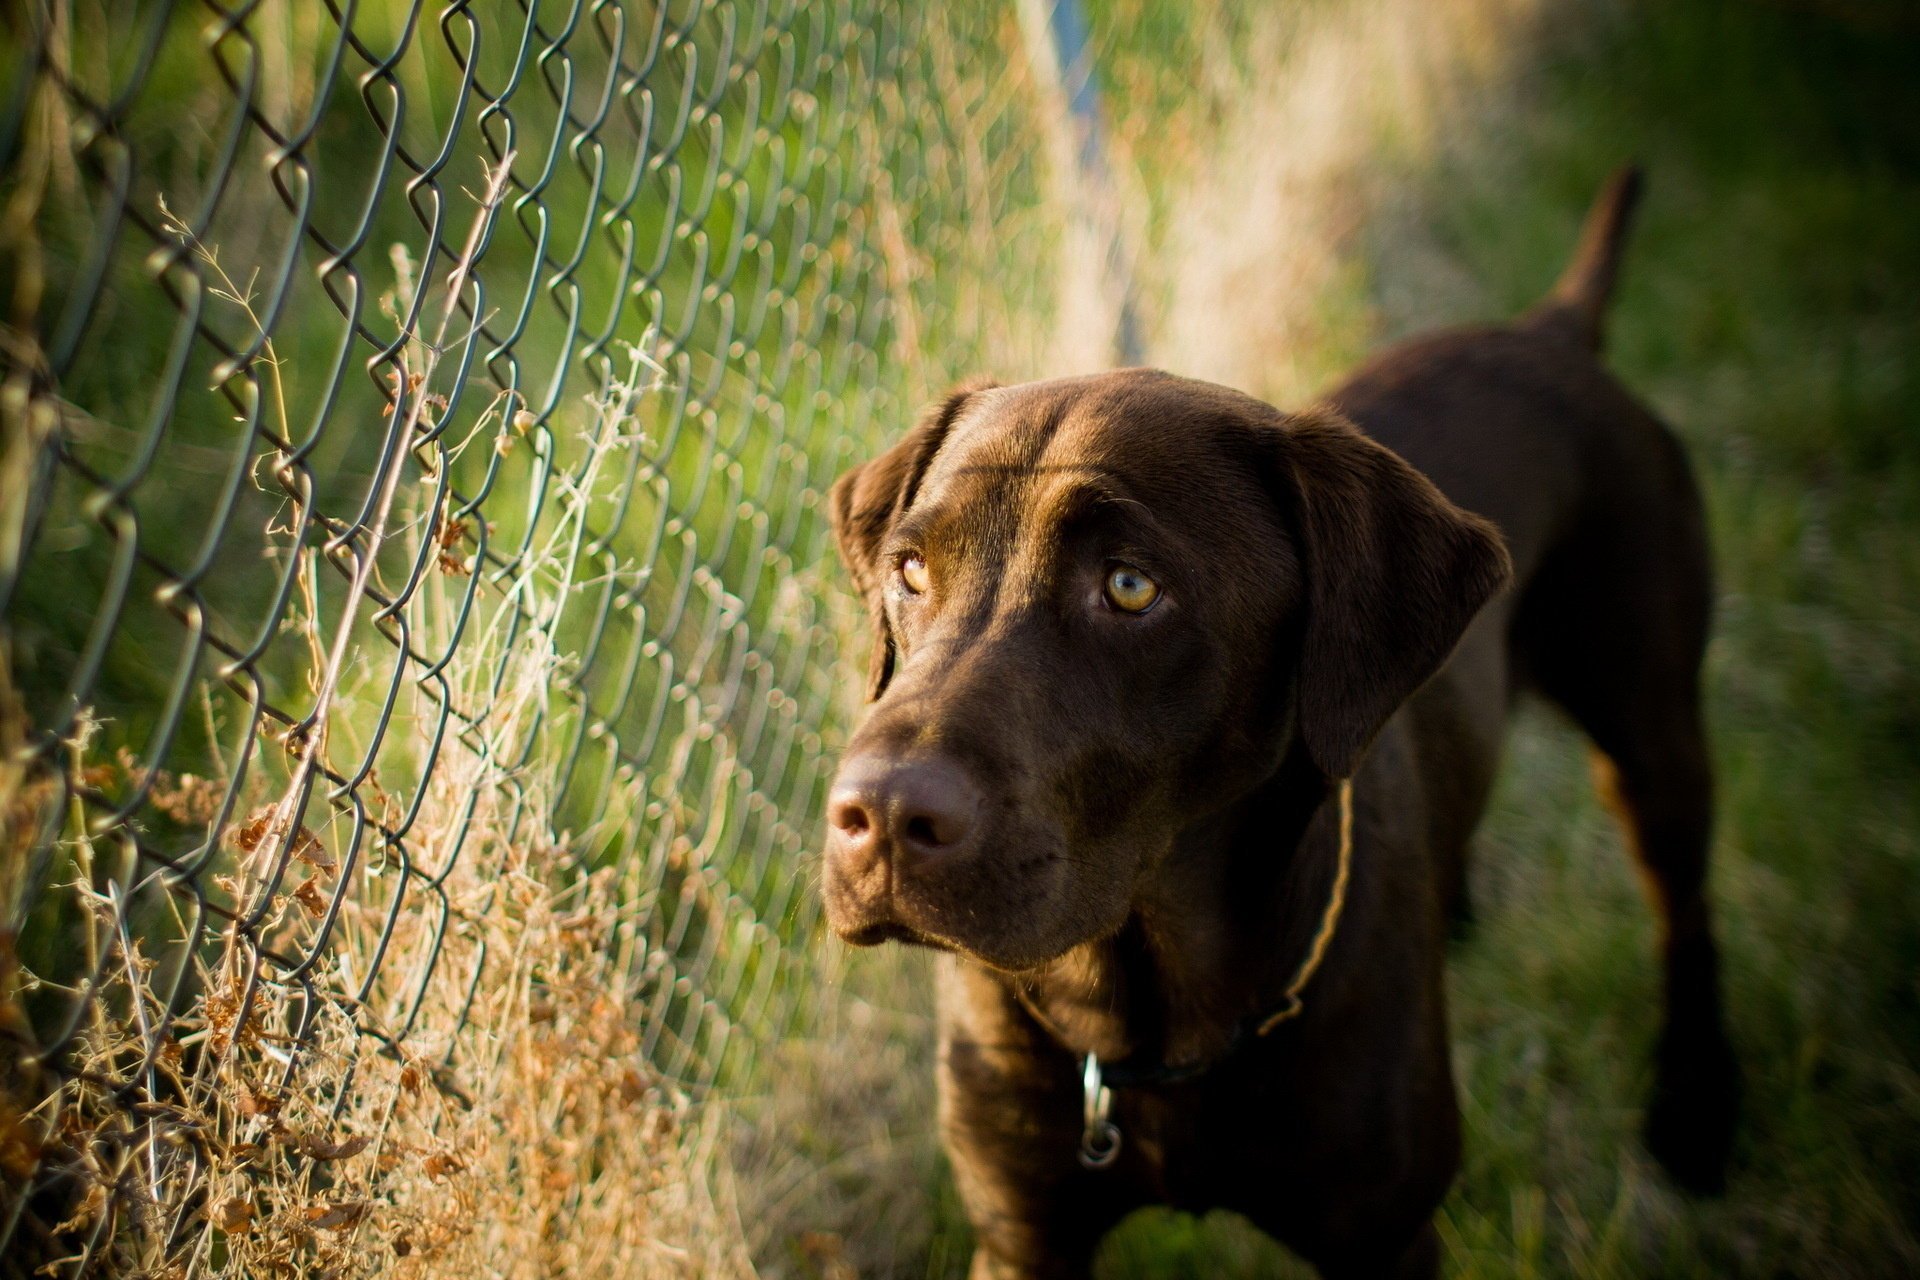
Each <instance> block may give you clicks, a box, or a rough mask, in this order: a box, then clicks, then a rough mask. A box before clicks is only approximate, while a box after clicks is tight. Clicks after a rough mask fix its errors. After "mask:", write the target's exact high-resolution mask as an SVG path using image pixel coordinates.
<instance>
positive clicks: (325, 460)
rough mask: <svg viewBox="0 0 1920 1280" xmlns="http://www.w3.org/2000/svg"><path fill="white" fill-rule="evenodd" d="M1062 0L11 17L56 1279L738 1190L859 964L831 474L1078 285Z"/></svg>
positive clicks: (556, 1243)
mask: <svg viewBox="0 0 1920 1280" xmlns="http://www.w3.org/2000/svg"><path fill="white" fill-rule="evenodd" d="M1018 45H1019V34H1018V27H1017V25H1016V24H1015V23H1014V21H1013V18H1012V16H1011V14H1010V13H1008V12H1005V11H1003V10H1002V9H1001V8H1000V7H998V6H988V7H984V8H980V9H978V10H977V11H976V10H975V9H974V8H973V7H971V6H953V7H950V8H933V9H926V10H923V9H922V8H921V7H920V6H913V5H908V6H895V5H891V4H888V3H885V0H826V2H822V3H803V2H802V0H741V2H740V3H731V4H728V3H710V2H708V0H677V2H676V0H667V2H665V3H658V4H655V3H650V2H648V0H562V2H561V3H537V2H535V0H518V2H517V3H510V2H508V0H501V2H500V3H489V4H484V5H475V4H469V3H465V2H455V3H448V4H444V5H441V6H427V5H423V4H421V3H419V0H365V2H363V3H360V4H357V5H356V4H351V3H349V4H336V3H334V2H333V0H327V2H326V3H325V4H324V5H322V4H319V3H306V2H305V0H260V2H259V3H253V4H225V3H216V2H214V0H205V2H204V3H187V2H186V0H180V2H178V3H165V2H161V0H125V2H122V0H36V2H35V3H30V4H28V5H27V6H25V7H24V12H21V13H18V14H15V15H14V16H13V17H10V18H7V19H5V20H4V25H3V26H0V57H4V59H5V63H6V65H8V66H9V67H10V75H9V79H8V80H7V81H6V82H5V85H4V94H3V97H0V173H4V175H5V182H4V188H0V190H3V193H4V196H3V198H4V206H3V208H0V290H3V291H4V298H5V301H4V305H5V307H6V316H5V320H6V324H5V328H4V329H3V330H0V340H3V341H4V364H3V365H0V369H3V371H4V376H5V381H4V387H0V415H4V428H5V435H4V440H3V441H0V443H3V445H4V455H3V456H0V626H3V627H4V645H0V822H3V823H4V825H3V826H0V1178H3V1180H4V1189H5V1199H4V1201H0V1257H4V1259H5V1263H4V1270H5V1272H6V1273H9V1274H29V1273H32V1272H34V1271H36V1270H44V1271H46V1272H47V1273H50V1274H128V1273H146V1274H152V1275H192V1274H210V1273H220V1274H228V1273H234V1274H265V1273H270V1272H276V1273H277V1272H287V1271H307V1270H314V1271H328V1272H332V1273H338V1274H348V1273H360V1272H366V1271H381V1270H385V1269H389V1268H393V1267H399V1268H402V1269H406V1268H409V1267H418V1266H429V1265H440V1266H442V1267H443V1269H456V1270H457V1267H458V1260H459V1259H460V1258H462V1257H473V1256H485V1251H486V1250H494V1251H496V1252H495V1254H494V1256H492V1257H491V1258H490V1259H489V1262H488V1269H489V1270H490V1271H492V1272H494V1273H498V1274H508V1273H518V1272H519V1271H525V1272H526V1273H528V1274H536V1273H539V1274H551V1273H555V1272H558V1271H562V1270H568V1269H578V1270H579V1271H580V1272H581V1273H586V1272H588V1271H592V1273H594V1274H600V1273H603V1272H605V1271H607V1270H610V1269H620V1270H619V1273H621V1274H630V1273H634V1270H635V1265H636V1264H635V1263H634V1259H635V1257H636V1256H638V1254H636V1252H635V1251H636V1250H640V1251H644V1250H645V1249H646V1248H648V1247H650V1242H652V1243H658V1242H659V1241H661V1240H663V1239H671V1238H674V1232H675V1231H680V1232H682V1233H683V1235H686V1234H689V1233H693V1232H694V1231H695V1228H693V1227H689V1226H687V1225H686V1223H687V1221H688V1220H690V1215H696V1214H697V1213H698V1211H699V1206H698V1205H697V1204H696V1203H694V1202H695V1201H697V1200H698V1197H699V1194H700V1193H699V1191H698V1184H699V1181H700V1171H699V1169H698V1168H696V1167H695V1165H696V1164H697V1163H698V1161H699V1160H700V1159H701V1158H702V1157H701V1156H700V1154H699V1149H698V1148H699V1144H698V1143H697V1142H694V1141H693V1140H692V1139H690V1138H688V1137H687V1136H686V1135H689V1134H698V1133H701V1132H703V1129H702V1125H703V1120H702V1115H703V1100H704V1099H705V1098H707V1097H708V1096H710V1095H711V1094H713V1093H714V1092H715V1091H716V1090H717V1089H718V1090H721V1091H724V1089H725V1088H726V1087H727V1086H728V1085H729V1084H730V1083H738V1082H740V1081H742V1080H745V1079H746V1078H748V1077H749V1076H750V1075H751V1074H752V1072H753V1070H754V1067H755V1063H756V1061H757V1060H758V1056H757V1055H758V1050H759V1049H760V1048H761V1047H763V1046H765V1045H766V1044H767V1043H769V1042H770V1041H774V1040H777V1039H778V1038H779V1037H781V1036H782V1035H784V1034H786V1033H787V1032H788V1031H789V1030H790V1029H791V1028H792V1027H793V1026H794V1025H795V1023H796V1021H797V1020H801V1019H804V1018H805V1017H806V1016H807V1012H808V1008H809V997H808V994H807V993H808V991H809V983H808V981H807V970H808V966H809V958H808V957H809V950H808V946H807V943H808V940H809V938H810V937H811V935H812V932H813V929H814V918H813V912H814V906H813V896H812V892H811V870H810V867H811V861H810V855H811V846H812V843H813V838H812V836H813V824H814V816H815V814H816V812H817V808H818V805H819V803H820V800H821V792H822V788H823V785H824V782H825V778H826V770H827V769H828V768H829V767H830V762H831V752H830V743H831V741H832V739H833V737H834V735H835V733H836V731H837V725H838V724H839V723H841V722H842V720H843V719H844V718H845V715H846V713H847V710H848V698H849V693H850V691H852V690H854V689H855V688H856V686H857V684H858V681H857V678H855V677H853V676H852V675H851V674H850V673H849V672H847V671H846V670H845V669H844V668H845V664H844V663H843V661H842V660H841V658H840V656H839V655H840V654H841V653H842V652H843V646H842V644H841V640H842V636H843V633H844V631H845V623H846V621H847V618H846V607H847V606H846V605H845V604H844V603H843V600H842V596H841V594H840V592H839V589H838V588H837V586H835V585H834V584H835V583H836V582H837V578H836V575H835V572H834V570H833V569H832V568H831V565H830V558H831V557H830V546H829V543H830V539H829V534H828V531H827V528H826V523H825V520H824V516H823V510H822V504H821V498H822V495H823V493H824V491H825V487H826V486H827V485H828V484H829V483H830V482H831V480H832V479H833V477H834V476H835V475H836V474H837V473H838V472H839V471H840V470H841V469H842V468H843V467H844V466H845V465H846V464H847V463H848V462H849V461H850V460H851V459H852V458H854V457H855V456H857V455H860V454H863V453H864V452H866V451H867V450H868V449H869V448H870V447H871V446H872V445H873V444H874V443H875V442H876V441H877V440H879V439H881V438H884V437H885V436H886V435H888V434H889V433H890V432H892V431H893V430H895V429H897V428H898V427H899V425H900V424H901V423H902V422H903V421H904V420H905V418H906V417H907V416H909V415H910V414H911V413H912V412H913V410H914V407H915V405H916V403H917V402H918V401H919V400H920V399H921V398H923V397H924V396H925V395H926V394H927V393H928V392H929V390H931V389H936V388H937V386H938V384H940V383H941V382H943V381H944V380H946V379H947V378H949V377H950V376H952V375H954V374H955V373H957V372H961V371H964V370H966V369H970V368H973V367H979V366H997V367H999V368H1001V369H1002V370H1017V369H1019V368H1021V367H1022V366H1023V365H1025V364H1026V363H1028V360H1027V356H1026V355H1025V354H1024V353H1025V352H1027V351H1028V350H1029V349H1030V347H1031V344H1032V342H1033V341H1034V340H1035V337H1036V335H1038V334H1041V333H1043V332H1044V331H1045V328H1046V317H1047V306H1048V299H1047V289H1048V284H1047V281H1045V280H1044V279H1041V278H1038V277H1037V276H1036V274H1035V273H1034V272H1033V271H1032V269H1031V266H1030V265H1029V266H1025V267H1022V268H1021V269H1020V270H1018V271H1008V270H1005V269H1004V267H1005V264H1006V263H1009V262H1023V263H1028V264H1030V263H1031V262H1032V261H1033V259H1034V255H1035V246H1036V245H1037V244H1040V243H1042V242H1043V241H1044V238H1045V237H1048V236H1052V235H1054V234H1055V232H1056V231H1057V229H1058V228H1057V226H1056V222H1057V219H1055V218H1054V216H1053V215H1052V214H1051V213H1049V212H1048V210H1047V207H1046V202H1045V201H1043V200H1042V199H1041V198H1040V184H1041V179H1040V177H1039V176H1037V175H1036V173H1035V172H1034V165H1033V163H1032V160H1031V157H1032V156H1033V155H1034V154H1035V153H1036V151H1037V150H1039V147H1038V145H1037V142H1036V138H1037V137H1038V136H1039V134H1041V133H1042V132H1044V128H1043V125H1042V124H1041V123H1040V122H1039V120H1038V116H1039V114H1040V111H1041V109H1040V108H1039V107H1037V106H1036V105H1035V103H1036V98H1037V95H1036V92H1035V90H1034V87H1033V85H1032V84H1031V83H1030V82H1029V80H1028V78H1027V77H1026V75H1025V74H1024V73H1023V72H1022V70H1021V67H1020V60H1019V58H1018V56H1017V54H1018ZM934 328H938V329H939V331H940V338H939V343H938V347H939V353H940V354H939V356H938V357H937V358H934V359H929V358H927V357H925V356H924V355H923V353H922V349H921V348H922V342H923V337H924V335H926V334H927V333H928V332H929V330H931V329H934ZM928 345H932V344H928ZM861 651H862V650H861V649H860V647H859V646H846V647H844V652H848V653H859V652H861ZM503 1197H510V1199H503ZM676 1215H677V1216H676ZM561 1219H564V1220H566V1221H568V1222H569V1223H571V1224H572V1226H571V1227H568V1228H566V1229H562V1228H559V1227H556V1226H554V1225H553V1224H554V1223H555V1222H556V1221H558V1220H561ZM516 1223H532V1224H534V1225H531V1226H525V1225H515V1224H516ZM542 1224H544V1225H542ZM516 1230H522V1231H525V1232H527V1233H529V1234H528V1235H526V1236H525V1237H524V1240H531V1241H533V1242H534V1245H533V1252H532V1253H530V1254H528V1255H527V1256H525V1257H516V1256H512V1251H513V1250H515V1249H516V1248H518V1247H519V1243H517V1242H523V1237H521V1236H516V1235H514V1234H513V1232H514V1231H516ZM563 1238H564V1241H563ZM563 1243H564V1248H563ZM462 1250H466V1251H467V1253H465V1254H463V1253H462V1252H461V1251H462ZM566 1250H572V1252H566ZM476 1251H478V1252H477V1253H476ZM499 1251H506V1252H505V1253H501V1252H499ZM695 1253H697V1250H696V1251H695ZM680 1255H681V1256H683V1257H685V1256H687V1250H685V1249H682V1250H681V1251H680ZM436 1260H437V1262H436ZM726 1261H727V1260H726V1259H725V1258H721V1259H720V1260H719V1262H715V1261H714V1260H713V1259H711V1258H709V1259H706V1260H705V1261H702V1260H701V1259H700V1258H699V1257H694V1258H693V1260H692V1261H688V1262H686V1263H685V1266H686V1267H687V1268H690V1269H692V1270H693V1271H696V1272H700V1271H702V1270H703V1268H706V1267H708V1266H715V1267H717V1266H719V1265H721V1264H722V1263H725V1262H726Z"/></svg>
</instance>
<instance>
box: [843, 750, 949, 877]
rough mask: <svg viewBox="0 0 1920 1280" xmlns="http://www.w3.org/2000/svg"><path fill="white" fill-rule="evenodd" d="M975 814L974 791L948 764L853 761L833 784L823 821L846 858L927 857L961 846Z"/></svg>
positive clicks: (939, 761) (937, 761) (872, 758)
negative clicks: (840, 845)
mask: <svg viewBox="0 0 1920 1280" xmlns="http://www.w3.org/2000/svg"><path fill="white" fill-rule="evenodd" d="M979 809H980V792H979V790H978V789H977V788H976V787H975V786H974V785H973V783H972V781H971V780H970V779H969V778H968V777H967V775H966V774H965V773H963V772H962V771H961V769H960V767H959V766H958V765H956V764H954V763H952V762H951V761H948V760H943V759H939V758H929V759H921V760H890V759H887V758H885V757H881V756H857V757H855V758H854V759H852V760H849V761H847V762H846V763H845V764H844V765H842V766H841V768H840V776H839V777H838V778H836V779H835V780H834V784H833V790H832V792H831V793H830V794H829V795H828V797H827V822H828V824H829V825H830V826H831V827H832V829H833V833H834V835H835V837H836V839H837V841H838V842H839V843H841V844H842V845H843V846H844V847H845V848H846V851H847V852H849V853H863V854H865V855H866V856H867V857H868V858H874V859H879V858H888V857H893V856H898V855H905V856H907V857H916V858H931V857H937V856H939V855H942V854H950V853H953V852H955V851H956V850H959V849H961V848H962V847H964V846H965V845H966V843H967V837H968V836H969V835H971V834H972V832H973V826H974V818H975V816H976V815H977V814H978V812H979Z"/></svg>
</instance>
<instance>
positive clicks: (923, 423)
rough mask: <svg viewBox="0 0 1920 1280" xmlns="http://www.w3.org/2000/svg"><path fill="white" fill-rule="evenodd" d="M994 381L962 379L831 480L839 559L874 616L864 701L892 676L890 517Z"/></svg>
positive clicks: (907, 501)
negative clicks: (902, 430) (892, 439)
mask: <svg viewBox="0 0 1920 1280" xmlns="http://www.w3.org/2000/svg"><path fill="white" fill-rule="evenodd" d="M994 385H996V384H995V383H994V382H992V381H991V380H990V379H985V378H979V379H974V380H972V381H969V382H965V383H962V384H961V385H960V386H958V387H956V388H954V389H953V390H952V391H950V392H948V393H947V397H946V399H944V400H942V401H941V402H940V403H939V404H937V405H934V406H933V407H932V408H930V409H928V410H927V411H926V412H925V413H924V414H922V415H921V417H920V421H919V422H918V423H916V424H915V425H914V427H913V429H912V430H911V431H909V432H907V434H906V435H905V436H904V437H903V438H902V439H901V440H900V442H899V443H898V444H896V445H894V446H893V448H891V449H889V450H887V451H886V452H885V453H883V454H881V455H880V456H879V457H877V458H874V459H872V460H870V461H868V462H863V463H861V464H860V465H858V466H856V467H854V468H853V469H852V470H850V471H848V472H847V473H846V474H845V475H843V476H841V477H840V478H839V479H838V480H836V481H834V482H833V490H832V492H831V493H830V494H829V495H828V499H827V516H828V519H829V521H830V522H831V523H832V525H833V537H834V541H835V542H837V543H838V544H839V546H840V558H841V559H842V560H843V561H845V562H846V566H847V571H848V572H849V573H850V574H852V575H853V585H854V588H855V589H856V590H858V591H859V592H860V595H861V597H862V598H863V599H865V600H866V602H867V614H868V616H869V617H870V618H871V619H872V621H873V654H872V656H871V657H870V658H869V659H868V660H867V701H868V702H872V701H873V700H874V699H875V698H878V697H879V696H880V695H881V694H882V693H883V692H885V691H886V687H887V681H888V680H890V679H892V678H893V656H894V655H893V632H892V629H891V628H889V627H888V626H887V599H886V586H887V566H885V565H883V564H881V563H880V544H881V542H882V541H883V540H884V539H885V538H886V536H887V530H888V529H890V528H892V527H893V522H894V521H895V520H896V519H898V518H899V517H900V515H901V514H902V513H903V512H905V511H906V509H907V508H908V507H910V506H912V505H913V495H914V493H915V492H916V491H917V490H918V489H919V487H920V478H921V477H922V476H924V475H926V473H927V467H928V465H929V464H930V463H932V461H933V456H934V455H935V454H936V453H938V452H939V451H940V445H941V442H942V441H944V440H945V439H946V437H947V432H948V431H949V430H951V429H952V427H953V423H954V419H955V418H957V417H959V415H960V410H961V409H962V408H963V407H964V406H965V405H966V403H967V400H968V398H969V397H970V396H972V395H973V394H974V393H975V392H979V391H985V390H986V389H987V388H989V387H992V386H994Z"/></svg>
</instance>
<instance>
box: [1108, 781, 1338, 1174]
mask: <svg viewBox="0 0 1920 1280" xmlns="http://www.w3.org/2000/svg"><path fill="white" fill-rule="evenodd" d="M1339 795H1340V855H1339V860H1338V863H1337V864H1336V866H1335V869H1334V874H1333V888H1332V890H1331V891H1329V893H1328V894H1327V905H1326V906H1325V908H1323V909H1322V910H1321V912H1320V927H1319V929H1318V930H1316V931H1315V932H1314V935H1313V942H1312V943H1311V944H1310V945H1309V946H1308V947H1307V954H1306V955H1305V956H1304V957H1302V958H1301V961H1300V965H1299V967H1298V968H1296V969H1295V970H1294V971H1293V980H1292V981H1290V982H1289V983H1287V989H1286V991H1285V992H1283V993H1282V994H1281V997H1280V1005H1279V1007H1278V1008H1276V1009H1274V1010H1272V1011H1271V1012H1269V1013H1266V1014H1262V1015H1260V1016H1259V1017H1253V1018H1246V1019H1243V1020H1242V1021H1241V1023H1240V1025H1239V1026H1238V1027H1236V1028H1235V1029H1234V1033H1233V1039H1232V1040H1230V1041H1228V1043H1227V1047H1226V1049H1225V1050H1224V1051H1223V1052H1222V1053H1221V1054H1220V1056H1219V1057H1217V1058H1214V1059H1212V1060H1211V1061H1202V1062H1189V1063H1183V1064H1180V1065H1177V1066H1176V1065H1174V1064H1172V1063H1166V1062H1141V1061H1138V1060H1136V1059H1133V1058H1122V1059H1121V1060H1120V1061H1118V1062H1109V1063H1102V1062H1101V1061H1100V1059H1099V1058H1098V1057H1097V1056H1095V1055H1094V1054H1091V1053H1089V1054H1088V1055H1087V1056H1086V1058H1085V1060H1084V1061H1083V1062H1082V1063H1081V1068H1080V1090H1081V1128H1080V1163H1081V1164H1082V1165H1084V1166H1086V1167H1087V1168H1089V1169H1105V1168H1106V1167H1107V1166H1109V1165H1111V1164H1112V1163H1113V1162H1114V1161H1115V1160H1117V1159H1119V1158H1120V1126H1119V1125H1117V1124H1115V1123H1114V1120H1113V1091H1114V1090H1115V1089H1135V1088H1148V1087H1152V1086H1156V1085H1170V1084H1183V1083H1185V1082H1187V1081H1189V1080H1194V1079H1197V1078H1198V1077H1200V1076H1203V1075H1205V1074H1206V1073H1207V1072H1209V1071H1212V1070H1213V1069H1214V1068H1215V1067H1217V1066H1219V1065H1220V1064H1221V1063H1223V1062H1225V1061H1226V1060H1227V1059H1229V1058H1231V1057H1233V1055H1234V1054H1236V1053H1238V1052H1239V1051H1240V1049H1241V1048H1242V1047H1244V1046H1245V1045H1246V1044H1247V1042H1248V1041H1250V1040H1258V1039H1259V1038H1260V1037H1262V1036H1264V1035H1267V1034H1269V1033H1271V1032H1272V1031H1273V1029H1274V1028H1275V1027H1277V1026H1279V1025H1280V1024H1281V1023H1283V1022H1290V1021H1292V1020H1293V1019H1294V1018H1297V1017H1299V1016H1300V1013H1301V1010H1303V1009H1304V1008H1305V1007H1306V1006H1305V1005H1303V1004H1302V1003H1301V1002H1300V993H1301V992H1303V991H1305V990H1306V989H1307V984H1308V983H1309V982H1311V981H1313V975H1314V973H1315V972H1317V971H1318V970H1319V968H1320V963H1321V961H1323V960H1325V959H1326V956H1327V948H1328V946H1329V945H1331V944H1332V942H1333V935H1334V933H1335V931H1336V930H1338V929H1339V927H1340V914H1341V912H1343V911H1344V910H1345V909H1346V905H1347V882H1348V880H1349V879H1350V878H1351V876H1352V872H1353V779H1351V778H1342V779H1341V780H1340V788H1339Z"/></svg>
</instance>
